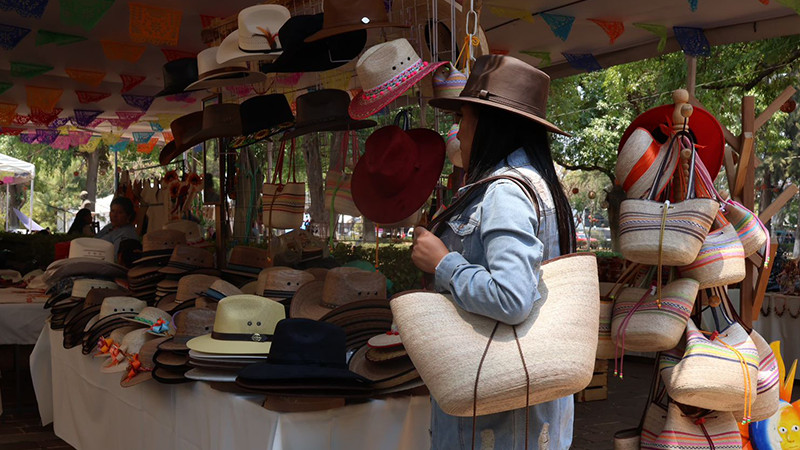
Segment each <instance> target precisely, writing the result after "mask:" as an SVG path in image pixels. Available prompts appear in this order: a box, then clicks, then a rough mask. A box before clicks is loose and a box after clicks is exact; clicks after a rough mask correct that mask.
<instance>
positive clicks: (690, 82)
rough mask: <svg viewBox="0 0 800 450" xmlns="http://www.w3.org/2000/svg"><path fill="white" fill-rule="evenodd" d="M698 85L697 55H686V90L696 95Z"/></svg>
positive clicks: (691, 94)
mask: <svg viewBox="0 0 800 450" xmlns="http://www.w3.org/2000/svg"><path fill="white" fill-rule="evenodd" d="M696 86H697V57H695V56H690V55H686V90H687V91H689V95H690V96H692V97H694V91H695V87H696Z"/></svg>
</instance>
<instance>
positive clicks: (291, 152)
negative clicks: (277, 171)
mask: <svg viewBox="0 0 800 450" xmlns="http://www.w3.org/2000/svg"><path fill="white" fill-rule="evenodd" d="M295 143H296V141H295V139H294V138H292V148H291V150H289V170H291V171H292V181H291V182H292V183H297V166H296V158H297V152H296V151H295V147H294V146H295ZM286 183H287V184H288V183H289V175H286Z"/></svg>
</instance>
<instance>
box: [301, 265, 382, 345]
mask: <svg viewBox="0 0 800 450" xmlns="http://www.w3.org/2000/svg"><path fill="white" fill-rule="evenodd" d="M289 317H292V318H308V319H313V320H320V321H323V322H329V323H332V324H335V325H338V326H340V327H342V328H343V329H344V330H345V333H346V335H347V348H348V349H357V348H359V347H361V346H362V345H364V344H365V343H366V342H367V340H369V338H370V337H372V336H375V335H376V334H380V333H384V332H386V331H389V330H390V329H391V325H392V311H391V308H390V307H389V301H388V300H387V299H386V277H384V276H383V274H381V273H380V272H369V271H366V270H361V269H358V268H355V267H337V268H334V269H330V270H328V273H327V275H326V277H325V280H324V281H312V282H309V283H306V284H305V285H303V286H301V287H300V289H298V290H297V293H295V296H294V298H293V299H292V306H291V309H290V312H289Z"/></svg>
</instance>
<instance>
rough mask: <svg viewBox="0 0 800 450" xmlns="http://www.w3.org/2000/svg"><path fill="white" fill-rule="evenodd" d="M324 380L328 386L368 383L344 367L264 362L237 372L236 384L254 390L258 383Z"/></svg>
mask: <svg viewBox="0 0 800 450" xmlns="http://www.w3.org/2000/svg"><path fill="white" fill-rule="evenodd" d="M320 379H322V380H325V381H326V382H329V383H330V384H334V383H335V382H336V381H343V380H346V381H358V382H368V380H367V379H366V378H364V377H362V376H361V375H359V374H357V373H355V372H351V371H350V370H349V369H347V368H346V367H342V368H338V367H322V366H319V365H312V364H280V363H273V362H269V361H268V362H264V363H258V364H251V365H249V366H247V367H245V368H244V369H242V370H240V371H239V376H238V378H237V382H244V383H240V384H242V385H243V386H244V387H248V388H251V385H252V388H256V389H257V385H258V384H259V383H264V382H266V383H275V382H281V381H284V382H296V381H298V380H320Z"/></svg>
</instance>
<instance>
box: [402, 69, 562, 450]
mask: <svg viewBox="0 0 800 450" xmlns="http://www.w3.org/2000/svg"><path fill="white" fill-rule="evenodd" d="M549 83H550V79H549V77H548V76H547V75H546V74H544V73H543V72H541V71H539V70H537V69H535V68H533V67H531V66H529V65H528V64H526V63H524V62H522V61H520V60H518V59H515V58H512V57H508V56H497V55H492V56H483V57H481V58H479V59H478V60H477V61H476V62H475V66H474V68H473V71H472V73H471V74H470V77H469V80H468V81H467V85H466V86H465V88H464V91H463V92H462V93H461V96H460V97H457V98H449V99H448V98H442V99H434V100H431V102H430V103H431V105H433V106H435V107H439V108H444V109H448V110H451V111H455V112H456V113H457V114H459V115H460V117H461V125H460V130H459V132H458V139H459V140H460V141H461V154H462V160H463V164H464V167H465V168H466V170H467V179H466V182H467V185H466V186H465V187H463V188H462V189H460V190H459V194H463V193H464V192H466V190H468V189H469V188H470V186H471V185H473V184H475V183H480V182H481V180H482V179H484V178H487V177H489V176H492V175H498V174H508V175H511V176H514V177H516V178H519V179H523V180H524V181H525V182H526V183H527V184H529V185H530V186H531V187H533V189H534V191H535V192H536V194H537V195H536V197H537V198H536V203H538V205H534V204H532V203H531V201H530V200H529V198H528V196H527V195H526V193H525V192H524V191H523V189H522V188H521V187H520V186H519V185H517V184H516V183H515V182H514V181H511V180H495V181H493V182H490V183H485V185H482V186H481V189H480V190H479V191H478V192H477V193H476V194H474V195H471V196H470V197H468V200H467V201H465V202H464V203H462V205H463V207H461V208H456V209H457V210H455V211H454V210H453V208H449V209H448V210H446V212H445V215H444V217H446V219H445V220H446V222H444V223H441V224H440V225H439V226H438V227H437V229H436V230H435V231H436V232H437V234H434V233H431V232H430V231H427V230H425V229H424V228H420V227H418V228H415V229H414V245H413V251H412V255H411V257H412V260H413V261H414V264H415V265H416V266H417V267H419V268H420V269H421V270H422V271H424V272H427V273H432V274H434V275H435V287H436V290H437V291H439V292H450V293H451V294H452V296H453V300H454V301H455V302H456V303H457V304H458V305H459V306H460V307H461V308H463V309H464V310H466V311H469V312H472V313H476V314H481V315H484V316H488V317H491V318H493V319H495V320H499V321H501V322H504V323H507V324H511V325H516V324H519V323H521V322H523V321H524V320H525V319H526V318H527V317H528V314H529V313H530V311H531V309H532V307H533V304H534V303H535V302H536V301H537V300H538V299H539V298H540V295H539V293H538V290H537V285H538V281H539V280H538V279H537V277H536V276H535V274H538V273H539V266H540V264H541V263H542V261H544V260H548V259H551V258H554V257H557V256H559V255H560V254H565V253H570V252H573V251H574V249H575V229H574V225H573V221H572V209H571V207H570V205H569V202H568V200H567V197H566V195H565V194H564V191H563V189H562V188H561V185H560V183H559V180H558V177H557V175H556V171H555V167H554V164H553V159H552V155H551V153H550V146H549V142H548V135H547V131H552V132H556V133H561V134H565V133H563V132H562V131H561V130H559V129H558V128H557V127H556V126H555V125H553V124H551V123H550V122H548V121H547V120H546V119H545V117H544V111H545V107H546V104H547V92H548V89H549ZM473 192H475V191H473ZM542 344H543V345H546V343H542ZM432 407H433V410H432V415H431V439H432V446H431V448H433V449H436V450H441V449H461V448H470V447H471V443H472V436H473V432H472V418H471V417H454V416H450V415H448V414H446V413H444V412H443V411H442V410H441V409H440V408H439V406H438V405H437V404H436V401H435V400H432ZM525 412H526V411H525V408H522V409H519V410H514V411H507V412H501V413H497V414H492V415H486V416H479V417H478V418H477V422H476V428H477V429H476V430H475V434H474V436H475V440H476V442H475V444H476V445H475V448H495V449H509V450H510V449H522V448H523V447H524V442H525V438H526V436H527V437H528V440H529V441H530V442H531V443H533V448H539V449H549V450H554V449H567V448H569V447H570V445H571V443H572V422H573V417H574V405H573V399H572V396H569V397H564V398H561V399H558V400H555V401H552V402H549V403H544V404H539V405H534V406H531V407H530V409H529V414H530V423H529V425H528V429H527V430H526V429H525V428H526V427H525V425H526V414H525ZM537 443H538V445H537Z"/></svg>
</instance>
